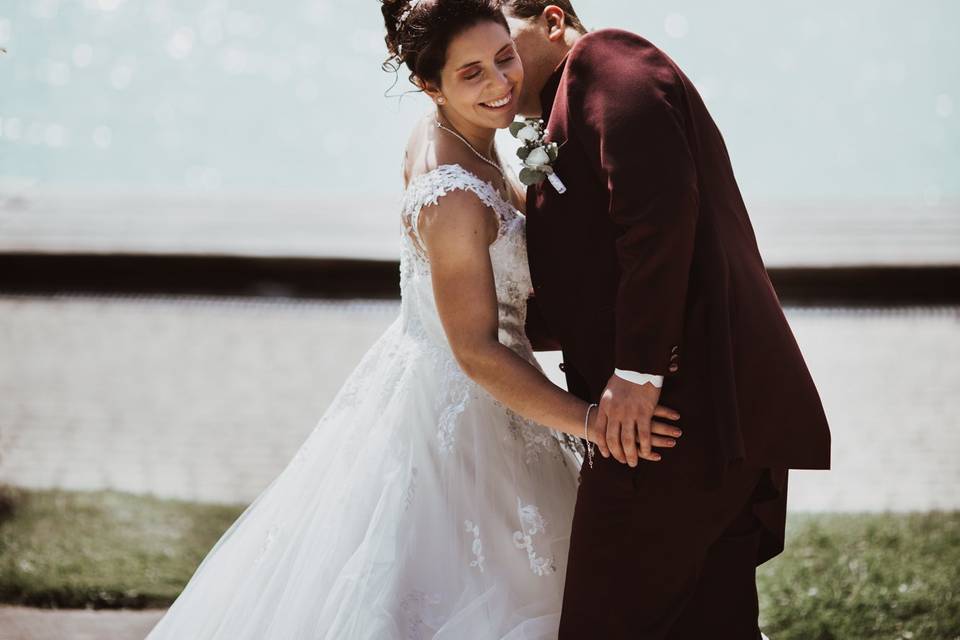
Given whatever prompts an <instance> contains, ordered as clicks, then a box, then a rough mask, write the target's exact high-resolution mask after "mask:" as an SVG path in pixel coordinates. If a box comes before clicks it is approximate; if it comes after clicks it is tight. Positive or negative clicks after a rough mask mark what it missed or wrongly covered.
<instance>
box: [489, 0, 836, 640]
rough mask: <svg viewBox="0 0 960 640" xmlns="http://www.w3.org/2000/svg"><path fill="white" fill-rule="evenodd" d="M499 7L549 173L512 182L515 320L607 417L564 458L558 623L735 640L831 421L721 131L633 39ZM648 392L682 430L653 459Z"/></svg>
mask: <svg viewBox="0 0 960 640" xmlns="http://www.w3.org/2000/svg"><path fill="white" fill-rule="evenodd" d="M504 12H505V13H506V15H507V18H508V20H509V22H510V25H511V30H512V32H513V36H514V40H515V41H516V44H517V48H518V51H519V53H520V56H521V58H522V59H523V62H524V67H525V70H526V82H525V87H524V95H523V96H522V97H521V112H522V113H523V114H524V115H527V116H542V118H543V119H544V121H545V122H546V123H547V126H546V129H547V132H548V135H547V139H548V140H549V141H554V142H556V143H558V144H559V158H558V159H557V160H556V162H555V164H554V169H555V171H556V174H557V176H558V177H559V178H560V179H561V180H562V181H563V183H564V184H565V185H566V187H567V191H566V193H564V194H561V193H560V192H559V191H558V190H557V189H556V188H555V187H554V186H553V185H551V184H550V183H549V182H546V181H545V182H543V183H541V184H539V185H536V186H533V187H531V188H530V189H529V191H528V196H527V198H528V199H527V209H528V211H527V243H528V251H529V258H530V268H531V273H532V276H533V283H534V289H535V298H534V299H533V300H534V303H535V304H534V305H532V308H531V324H530V332H531V334H534V333H536V325H538V324H539V325H542V327H543V328H544V329H545V331H546V333H547V334H548V335H549V336H550V337H551V338H552V339H554V340H555V342H556V343H557V344H558V345H559V347H560V348H562V350H563V359H564V364H563V365H561V368H562V369H563V370H564V372H565V373H566V377H567V383H568V387H569V389H570V391H571V392H573V393H576V394H577V395H579V396H580V397H582V398H583V399H585V400H587V401H590V402H599V403H600V407H599V412H600V420H601V421H603V422H605V424H606V430H607V447H604V448H603V451H602V452H601V453H603V454H604V456H602V457H598V458H597V460H596V463H595V465H594V467H593V468H590V467H589V465H585V466H584V469H583V473H582V482H581V486H580V491H579V495H578V500H577V509H576V515H575V517H574V525H573V534H572V540H571V549H570V558H569V563H568V568H567V583H566V589H565V593H564V610H563V616H562V621H561V627H560V638H561V639H562V640H573V639H577V640H580V639H587V638H590V639H592V638H598V639H604V640H616V639H620V638H624V639H626V638H630V639H643V640H653V639H661V638H663V639H670V640H686V639H690V640H693V639H697V640H701V639H703V638H722V639H723V640H741V639H742V640H746V639H751V640H756V639H758V638H760V631H759V629H758V626H757V616H758V607H757V591H756V582H755V571H756V566H757V565H759V564H761V563H763V562H765V561H766V560H768V559H770V558H772V557H773V556H775V555H777V554H778V553H780V552H781V551H782V549H783V534H784V521H785V518H786V498H787V469H790V468H793V469H827V468H829V462H830V432H829V429H828V427H827V422H826V418H825V416H824V413H823V408H822V406H821V403H820V398H819V396H818V394H817V390H816V388H815V387H814V384H813V381H812V380H811V378H810V374H809V373H808V371H807V367H806V365H805V364H804V361H803V358H802V356H801V354H800V351H799V349H798V347H797V344H796V341H795V340H794V337H793V335H792V333H791V331H790V328H789V326H788V325H787V322H786V319H785V318H784V315H783V312H782V310H781V308H780V303H779V301H778V299H777V296H776V293H775V292H774V289H773V287H772V285H771V283H770V280H769V278H768V277H767V273H766V270H765V269H764V266H763V262H762V260H761V258H760V253H759V251H758V248H757V243H756V239H755V237H754V233H753V229H752V227H751V224H750V220H749V218H748V216H747V211H746V208H745V206H744V203H743V200H742V198H741V196H740V191H739V189H738V187H737V183H736V180H735V178H734V174H733V169H732V168H731V165H730V158H729V156H728V154H727V149H726V146H725V145H724V142H723V138H722V137H721V135H720V132H719V131H718V130H717V127H716V125H715V124H714V122H713V120H712V119H711V117H710V114H709V113H708V112H707V109H706V107H705V106H704V104H703V102H702V100H701V98H700V96H699V95H698V94H697V91H696V90H695V89H694V87H693V85H692V84H691V83H690V80H689V79H688V78H687V77H686V76H685V75H684V74H683V72H682V71H681V70H680V69H679V68H678V67H677V66H676V64H675V63H674V62H673V61H672V60H671V59H670V58H668V57H667V56H666V55H665V54H664V53H663V52H662V51H660V50H659V49H657V48H656V47H655V46H653V45H652V44H650V43H649V42H648V41H646V40H644V39H643V38H641V37H639V36H637V35H634V34H632V33H628V32H625V31H618V30H603V31H597V32H594V33H590V34H587V32H586V30H585V29H584V28H583V25H582V24H581V23H580V21H579V19H578V18H577V16H576V13H575V12H574V9H573V7H572V6H571V5H570V3H569V1H568V0H554V1H553V2H548V1H546V0H505V1H504ZM537 318H539V319H540V322H539V323H538V322H535V319H537ZM531 337H532V338H533V335H531ZM658 402H659V403H661V404H664V405H666V406H670V407H672V408H675V409H677V410H678V411H679V412H680V414H681V426H682V428H683V431H684V435H683V437H682V438H681V440H680V443H679V445H678V447H677V448H676V449H675V450H673V451H668V452H666V453H664V455H663V459H662V460H660V461H657V455H656V453H654V452H652V451H651V448H650V436H649V433H650V419H651V415H652V412H653V408H654V407H656V405H657V404H658ZM608 456H609V457H608ZM623 463H626V464H623Z"/></svg>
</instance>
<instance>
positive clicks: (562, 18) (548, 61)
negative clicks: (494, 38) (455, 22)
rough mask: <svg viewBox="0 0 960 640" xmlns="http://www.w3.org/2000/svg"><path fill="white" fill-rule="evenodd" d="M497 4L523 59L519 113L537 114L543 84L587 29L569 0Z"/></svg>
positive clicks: (512, 0) (507, 0) (505, 0)
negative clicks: (500, 7)
mask: <svg viewBox="0 0 960 640" xmlns="http://www.w3.org/2000/svg"><path fill="white" fill-rule="evenodd" d="M501 6H502V9H503V13H504V15H506V17H507V22H508V23H509V24H510V34H511V35H512V36H513V39H514V42H516V44H517V53H519V54H520V59H521V60H522V61H523V69H524V76H525V79H524V83H523V92H522V94H521V96H520V114H521V115H525V116H538V115H540V114H541V113H542V112H543V107H542V106H541V105H540V92H541V91H542V90H543V86H544V85H545V84H546V82H547V80H548V79H549V78H550V76H551V74H553V71H554V69H556V67H557V65H558V64H560V61H561V60H563V57H564V56H565V55H567V52H568V51H569V50H570V47H572V46H573V43H574V42H576V41H577V39H578V38H579V37H580V36H582V35H584V34H585V33H586V32H587V30H586V28H584V26H583V23H582V22H580V18H579V17H577V12H576V11H574V9H573V5H572V4H570V0H502V4H501Z"/></svg>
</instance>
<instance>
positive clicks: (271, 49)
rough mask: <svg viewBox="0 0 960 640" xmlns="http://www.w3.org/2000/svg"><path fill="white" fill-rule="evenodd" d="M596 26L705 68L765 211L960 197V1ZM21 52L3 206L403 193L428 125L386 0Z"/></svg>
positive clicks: (3, 67)
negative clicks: (40, 196) (36, 193)
mask: <svg viewBox="0 0 960 640" xmlns="http://www.w3.org/2000/svg"><path fill="white" fill-rule="evenodd" d="M577 6H578V8H579V10H580V13H581V17H582V18H583V20H584V22H586V23H587V25H588V26H590V27H591V28H599V27H605V26H619V27H623V28H627V29H631V30H634V31H637V32H639V33H641V34H643V35H645V36H646V37H648V38H649V39H651V40H653V41H654V42H656V43H657V44H659V45H660V46H662V47H663V48H664V49H665V50H666V51H667V52H668V53H669V54H671V55H672V56H673V57H674V58H675V59H676V60H677V61H678V62H679V63H680V64H681V66H683V67H684V68H685V70H686V71H687V72H688V74H689V75H690V76H691V77H692V78H693V79H694V81H695V82H696V83H697V85H698V86H699V87H700V89H701V92H702V93H703V95H704V97H705V98H706V101H707V104H708V105H709V106H710V108H711V110H712V112H713V114H714V116H715V118H716V119H717V121H718V122H719V124H720V126H721V129H722V130H723V131H724V134H725V136H726V139H727V142H728V145H729V147H730V150H731V154H732V156H733V160H734V165H735V169H736V171H737V175H738V178H739V180H740V182H741V186H742V187H743V189H744V191H745V193H746V194H747V196H748V198H751V197H753V198H761V197H762V198H777V199H785V200H796V199H824V198H833V199H837V198H840V199H854V200H857V199H877V198H888V197H905V198H908V199H916V200H917V201H918V202H927V203H930V204H936V203H938V202H940V201H941V200H945V199H948V198H954V197H958V196H960V39H958V38H957V37H956V29H957V25H960V3H958V2H954V1H952V0H918V1H917V2H912V3H906V2H902V1H891V0H846V1H845V2H842V3H840V2H828V1H826V0H814V1H811V2H805V3H779V2H770V1H769V0H741V1H739V2H736V3H720V2H716V1H715V0H686V1H683V0H671V1H669V2H667V1H666V0H658V1H644V2H637V1H636V0H579V2H577ZM0 47H5V48H6V49H7V53H6V54H5V55H0V189H2V188H4V187H10V186H11V185H13V186H17V185H30V184H32V185H36V186H39V187H45V186H51V187H71V188H77V187H79V188H84V189H86V188H89V189H113V188H122V189H132V190H158V189H159V190H182V189H190V190H209V191H248V190H249V191H274V192H278V191H283V192H309V193H315V194H330V195H343V194H352V193H357V192H360V191H362V192H363V193H366V194H384V195H385V194H393V193H395V192H396V191H397V189H398V187H399V164H400V158H401V153H402V148H403V144H404V142H405V140H406V137H407V132H408V129H409V126H410V123H411V122H412V121H413V120H414V119H415V118H416V117H417V116H418V115H419V114H420V113H422V112H423V111H424V110H425V109H426V108H427V103H426V102H425V101H424V100H423V99H422V97H420V96H410V97H408V98H406V99H404V100H403V101H399V100H398V99H396V98H385V97H384V92H385V91H386V90H387V89H388V88H389V86H390V84H391V80H392V78H391V77H390V76H388V75H387V74H384V73H383V72H382V71H381V70H380V63H381V62H382V60H383V57H384V50H383V44H382V25H381V22H380V13H379V3H378V2H377V1H376V0H288V1H287V2H283V3H267V2H252V1H235V0H231V1H227V0H203V1H196V0H194V1H187V0H170V1H164V0H144V1H142V2H137V1H134V0H126V1H124V0H72V1H69V2H59V1H57V0H16V1H14V0H3V2H2V3H0ZM400 86H401V87H404V88H405V87H406V85H405V84H401V85H400Z"/></svg>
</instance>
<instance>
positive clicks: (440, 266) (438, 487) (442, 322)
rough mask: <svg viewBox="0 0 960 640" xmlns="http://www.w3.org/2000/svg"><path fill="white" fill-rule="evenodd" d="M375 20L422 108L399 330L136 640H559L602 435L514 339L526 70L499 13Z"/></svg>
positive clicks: (408, 195) (668, 433)
mask: <svg viewBox="0 0 960 640" xmlns="http://www.w3.org/2000/svg"><path fill="white" fill-rule="evenodd" d="M382 11H383V15H384V18H385V21H386V27H387V34H388V35H387V38H386V40H387V46H388V48H389V51H390V53H391V54H392V58H391V60H392V61H393V62H394V63H395V67H397V68H398V67H399V66H400V65H406V66H407V67H408V68H409V70H410V71H411V74H412V75H411V79H412V80H413V81H414V82H415V83H416V84H417V85H418V86H419V87H420V88H421V89H422V90H423V91H424V92H425V93H426V94H427V95H428V96H429V97H430V98H431V99H432V100H433V101H434V103H435V105H436V109H435V110H432V111H431V113H430V115H429V116H428V117H427V118H425V119H424V120H423V121H422V122H421V123H420V124H419V125H418V126H417V127H416V128H415V130H414V131H413V134H412V136H411V137H410V141H409V144H408V147H407V151H406V159H405V166H404V174H405V176H404V177H405V180H406V190H405V193H404V198H403V203H402V210H401V219H402V228H403V235H402V254H401V276H400V282H401V295H402V303H401V308H400V315H399V317H398V318H397V319H396V321H395V322H394V323H393V324H392V325H391V326H390V327H389V328H388V329H387V330H386V332H385V333H384V334H383V336H382V337H381V338H380V339H379V340H378V341H377V342H376V343H375V344H374V345H373V346H372V347H371V348H370V350H369V351H368V352H367V354H366V355H365V356H364V358H363V360H362V361H361V362H360V364H359V365H358V367H357V368H356V370H355V371H354V372H353V373H352V374H351V375H350V377H349V378H348V379H347V380H346V382H345V383H344V386H343V388H342V389H341V390H340V392H339V393H338V395H337V397H336V398H335V399H334V401H333V403H332V404H331V406H330V407H329V409H328V410H327V411H326V413H325V414H324V415H323V417H322V418H321V419H320V421H319V424H318V425H317V426H316V428H315V429H314V431H313V432H312V433H311V434H310V436H309V437H308V438H307V439H306V441H305V442H304V444H303V445H302V447H301V448H300V450H299V451H298V452H297V454H296V456H295V457H294V458H293V459H292V460H291V462H290V463H289V465H288V466H287V467H286V468H285V469H284V470H283V472H282V473H281V474H280V475H279V476H278V477H277V478H276V479H274V481H273V482H272V483H271V484H270V485H269V486H268V487H267V488H266V489H265V490H264V491H263V493H262V494H260V496H258V497H257V499H256V500H255V501H254V502H253V503H252V504H251V505H250V506H249V507H248V508H247V509H246V511H244V513H243V514H242V515H241V516H240V517H239V518H238V519H237V521H236V522H235V523H234V524H233V525H232V526H231V527H230V529H229V530H228V531H227V532H226V533H225V534H224V535H223V537H222V538H221V539H220V540H219V542H217V544H216V545H215V546H214V547H213V549H212V550H211V551H210V553H209V554H208V555H207V557H206V558H205V559H204V561H203V562H202V563H201V565H200V566H199V568H198V569H197V571H196V573H195V574H194V575H193V577H192V578H191V580H190V582H189V584H188V585H187V586H186V588H185V589H184V590H183V592H182V593H181V595H180V597H179V598H178V599H177V600H176V602H175V603H174V604H173V606H172V607H171V608H170V610H169V611H168V612H167V613H166V615H165V616H164V617H163V619H161V621H160V622H159V623H158V624H157V626H156V627H155V628H154V629H153V631H152V632H151V633H150V635H149V636H148V637H149V639H150V640H161V639H165V638H170V639H176V640H185V639H190V640H199V639H206V638H218V639H224V640H242V639H250V640H254V639H255V640H264V639H283V640H295V639H300V638H303V639H306V638H310V639H312V640H313V639H321V638H322V639H338V640H374V639H376V640H380V639H384V638H387V639H400V638H405V639H406V638H433V639H436V640H440V639H448V638H449V639H456V640H469V639H476V640H491V639H494V638H511V639H513V638H523V639H530V638H555V637H556V634H557V627H558V624H559V617H560V604H561V597H562V589H563V581H564V572H565V568H566V555H567V550H568V544H569V535H570V524H571V519H572V514H573V507H574V502H575V498H576V491H577V475H578V465H579V460H580V459H581V455H582V452H578V451H577V450H578V449H579V448H580V446H581V445H580V441H579V440H578V438H584V437H586V439H588V440H590V441H592V442H595V443H597V444H598V445H601V446H602V440H603V437H604V435H603V434H602V433H600V429H599V427H598V425H597V424H596V421H595V420H593V419H592V418H591V415H590V411H589V409H590V408H591V407H588V406H587V404H586V403H585V402H583V401H582V400H580V399H578V398H576V397H574V396H573V395H570V394H568V393H566V392H564V391H563V390H562V389H560V388H559V387H557V386H555V385H553V384H552V383H551V382H550V381H549V380H548V379H547V378H546V377H545V376H544V375H543V373H542V372H541V370H540V369H539V367H538V366H537V363H536V360H535V359H534V357H533V350H532V347H531V343H530V341H529V339H528V337H527V336H526V334H525V332H524V326H525V320H526V304H527V299H528V297H529V296H530V294H531V284H530V274H529V271H528V267H527V261H526V247H525V242H524V218H523V215H522V214H521V213H520V212H519V211H518V208H519V207H520V203H521V197H520V194H519V193H518V192H517V190H516V189H515V188H514V187H513V186H512V184H513V183H512V182H511V181H510V180H508V179H507V178H506V177H505V176H504V170H503V169H502V165H501V163H500V161H499V159H498V158H497V156H496V153H495V149H494V133H495V131H496V130H497V129H498V128H503V127H507V126H508V125H509V124H510V123H511V122H512V121H513V119H514V117H515V115H516V113H517V102H518V98H519V95H520V88H521V84H522V82H523V67H522V65H521V62H520V60H519V59H518V57H517V53H516V51H515V49H514V46H513V42H512V40H511V38H510V35H509V32H508V30H507V25H506V21H505V19H504V17H503V15H502V14H501V13H500V11H499V9H498V8H497V2H496V0H427V1H424V2H419V3H417V2H414V3H410V2H407V1H404V0H383V7H382ZM658 412H659V415H661V416H662V417H668V418H676V417H677V416H676V415H675V414H673V413H672V412H671V411H669V410H667V409H664V408H660V409H658ZM592 413H593V414H594V415H596V411H594V412H592ZM655 432H656V433H657V434H659V435H657V438H656V441H655V443H656V444H657V445H658V446H660V447H669V446H672V445H673V443H674V440H673V437H676V436H678V435H679V431H678V430H677V429H676V428H675V427H673V426H670V425H668V424H657V425H656V426H655Z"/></svg>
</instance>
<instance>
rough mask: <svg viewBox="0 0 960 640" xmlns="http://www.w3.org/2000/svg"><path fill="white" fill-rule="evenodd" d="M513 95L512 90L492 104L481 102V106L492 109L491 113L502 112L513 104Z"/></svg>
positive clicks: (491, 102)
mask: <svg viewBox="0 0 960 640" xmlns="http://www.w3.org/2000/svg"><path fill="white" fill-rule="evenodd" d="M513 94H514V91H513V89H510V91H509V92H508V93H507V94H506V95H504V96H503V97H501V98H498V99H496V100H491V101H490V102H481V103H480V106H481V107H485V108H487V109H490V110H491V111H502V110H503V109H506V108H507V107H509V106H510V105H511V104H512V103H513Z"/></svg>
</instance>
